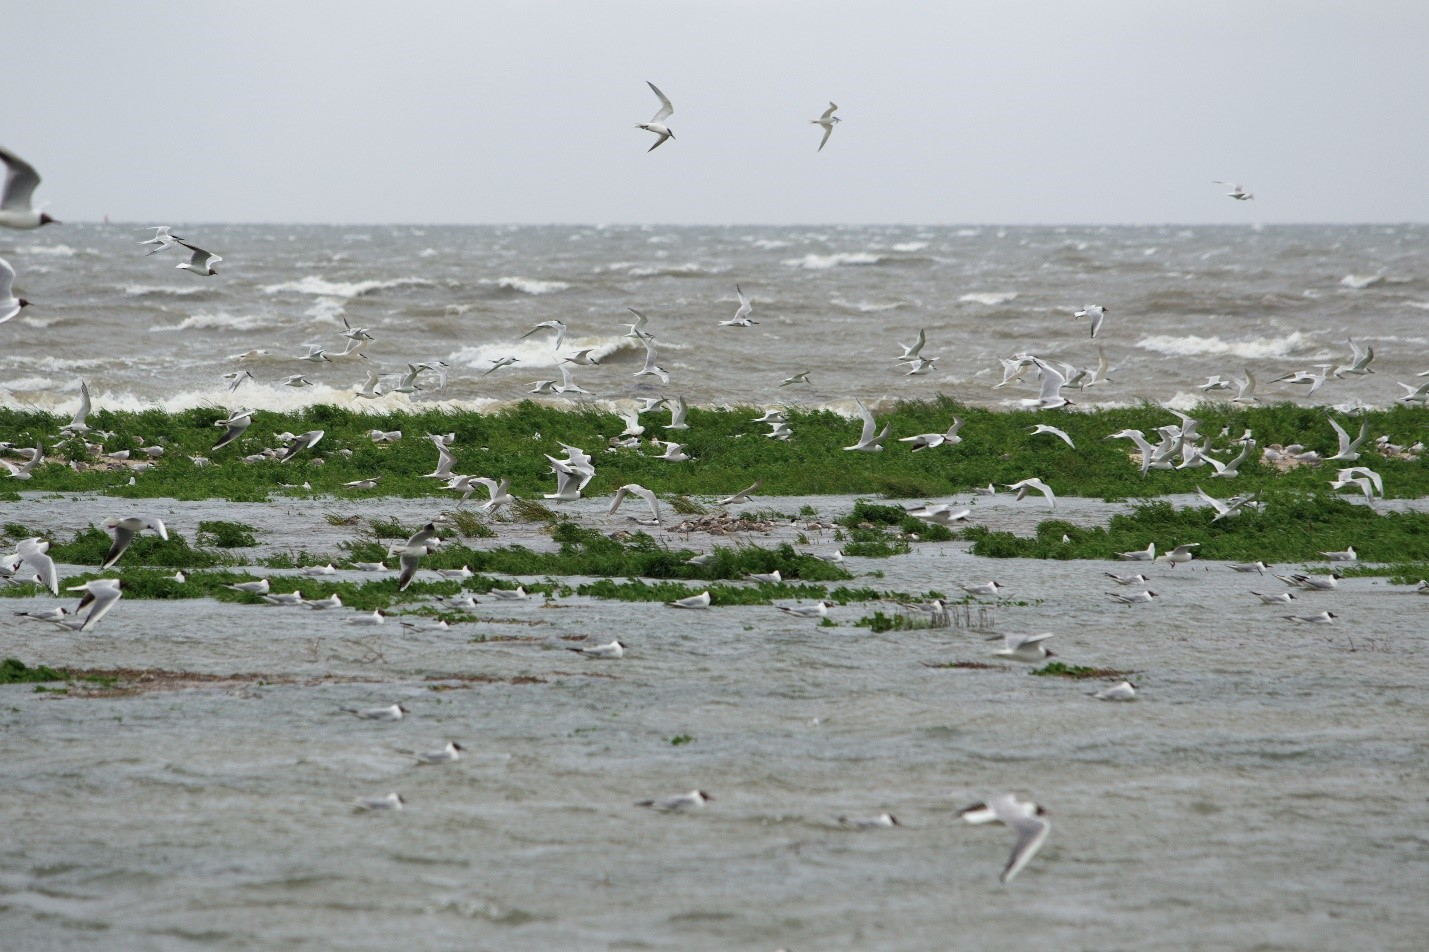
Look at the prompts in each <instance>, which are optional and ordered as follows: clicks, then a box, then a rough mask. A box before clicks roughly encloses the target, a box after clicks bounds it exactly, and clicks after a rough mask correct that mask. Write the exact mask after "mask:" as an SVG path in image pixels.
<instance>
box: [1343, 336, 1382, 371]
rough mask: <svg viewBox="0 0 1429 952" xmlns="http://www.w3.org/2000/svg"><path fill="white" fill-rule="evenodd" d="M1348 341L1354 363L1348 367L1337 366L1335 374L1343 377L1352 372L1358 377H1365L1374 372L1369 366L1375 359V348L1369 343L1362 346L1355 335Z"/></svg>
mask: <svg viewBox="0 0 1429 952" xmlns="http://www.w3.org/2000/svg"><path fill="white" fill-rule="evenodd" d="M1348 341H1349V345H1350V351H1351V354H1352V356H1351V357H1350V360H1351V361H1352V363H1351V364H1350V365H1349V366H1348V367H1336V368H1335V376H1336V377H1343V376H1345V374H1352V375H1354V376H1356V377H1363V376H1365V375H1366V374H1372V373H1374V371H1373V370H1370V368H1369V365H1370V362H1371V361H1373V360H1374V348H1373V347H1372V346H1370V345H1368V344H1366V345H1365V346H1364V347H1361V346H1360V345H1359V344H1356V343H1355V339H1354V338H1353V337H1351V338H1348Z"/></svg>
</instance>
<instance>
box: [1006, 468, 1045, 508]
mask: <svg viewBox="0 0 1429 952" xmlns="http://www.w3.org/2000/svg"><path fill="white" fill-rule="evenodd" d="M1005 485H1006V486H1007V488H1008V489H1015V490H1017V501H1018V502H1021V501H1022V500H1023V498H1024V497H1025V496H1026V495H1027V492H1028V490H1033V489H1035V490H1036V491H1037V492H1039V493H1041V494H1042V496H1043V497H1044V498H1045V499H1046V500H1047V508H1048V509H1056V508H1057V495H1056V493H1054V492H1052V487H1051V486H1048V485H1047V484H1046V483H1044V482H1042V480H1040V479H1038V478H1037V477H1036V476H1031V477H1029V478H1027V479H1020V480H1018V481H1017V482H1015V483H1007V484H1005Z"/></svg>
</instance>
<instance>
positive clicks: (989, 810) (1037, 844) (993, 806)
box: [959, 794, 1052, 886]
mask: <svg viewBox="0 0 1429 952" xmlns="http://www.w3.org/2000/svg"><path fill="white" fill-rule="evenodd" d="M1046 813H1047V811H1046V810H1043V809H1042V808H1041V807H1040V806H1038V805H1037V804H1035V803H1032V802H1031V801H1028V802H1025V803H1024V802H1022V801H1020V800H1018V799H1017V798H1016V797H1014V796H1013V795H1012V794H1006V795H1004V796H1000V797H993V798H992V799H991V800H989V801H987V802H986V803H975V804H973V805H972V806H970V807H968V808H967V809H965V810H963V811H961V812H960V814H959V815H960V816H961V817H962V818H963V819H964V820H966V821H967V822H969V823H1001V824H1002V825H1003V826H1005V827H1008V828H1009V829H1011V830H1012V832H1014V833H1016V834H1017V842H1016V843H1015V844H1014V845H1013V847H1012V855H1011V856H1010V857H1008V860H1007V865H1006V866H1005V867H1003V870H1002V876H1001V877H1000V878H1001V881H1002V884H1003V885H1004V886H1005V885H1007V884H1008V883H1010V882H1012V877H1014V876H1016V875H1017V874H1018V873H1019V872H1021V871H1022V867H1024V866H1026V865H1027V864H1028V863H1029V862H1030V861H1031V860H1032V857H1033V856H1036V855H1037V851H1038V850H1039V849H1041V848H1042V844H1043V843H1044V842H1045V841H1046V839H1047V834H1048V833H1050V832H1051V830H1052V824H1051V823H1048V822H1047V821H1046V820H1045V819H1043V817H1044V816H1045V815H1046Z"/></svg>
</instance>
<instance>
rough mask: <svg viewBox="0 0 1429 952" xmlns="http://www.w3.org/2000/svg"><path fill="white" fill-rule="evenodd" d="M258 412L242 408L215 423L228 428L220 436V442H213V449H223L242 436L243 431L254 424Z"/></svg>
mask: <svg viewBox="0 0 1429 952" xmlns="http://www.w3.org/2000/svg"><path fill="white" fill-rule="evenodd" d="M257 412H258V411H256V410H249V409H243V408H241V409H238V410H234V411H233V412H232V413H230V414H229V415H228V419H226V420H219V421H218V422H217V423H215V424H214V426H222V427H227V428H228V429H227V431H226V432H225V433H224V434H223V436H221V437H219V438H218V442H217V443H215V444H213V449H215V450H216V449H221V448H222V447H225V446H227V445H228V444H229V443H232V442H233V441H234V440H236V439H238V438H239V437H240V436H242V435H243V431H244V430H247V429H248V428H249V427H250V426H252V425H253V414H254V413H257Z"/></svg>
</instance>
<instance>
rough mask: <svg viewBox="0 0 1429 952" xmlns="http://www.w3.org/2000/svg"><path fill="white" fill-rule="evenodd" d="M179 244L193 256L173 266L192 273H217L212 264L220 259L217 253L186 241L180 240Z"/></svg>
mask: <svg viewBox="0 0 1429 952" xmlns="http://www.w3.org/2000/svg"><path fill="white" fill-rule="evenodd" d="M179 244H181V245H183V246H184V247H185V248H187V249H188V250H190V251H192V252H193V257H191V258H189V260H187V261H180V262H179V263H178V264H176V265H174V267H175V268H179V269H182V270H184V271H189V272H192V273H193V274H201V275H210V274H218V272H217V271H215V270H214V269H213V266H214V265H216V264H218V263H219V262H220V261H222V260H223V259H222V258H220V257H219V256H218V255H216V254H214V253H213V252H211V251H204V250H203V249H202V248H200V247H198V246H197V245H191V244H189V243H188V242H186V241H181V242H179Z"/></svg>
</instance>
